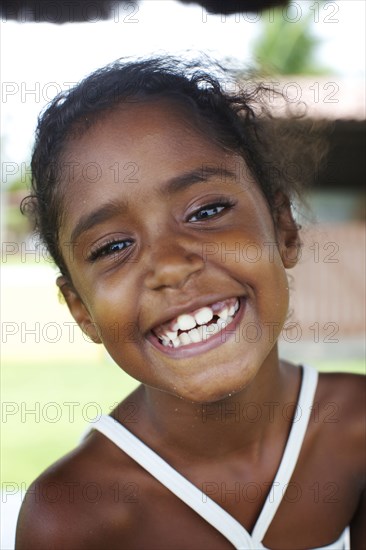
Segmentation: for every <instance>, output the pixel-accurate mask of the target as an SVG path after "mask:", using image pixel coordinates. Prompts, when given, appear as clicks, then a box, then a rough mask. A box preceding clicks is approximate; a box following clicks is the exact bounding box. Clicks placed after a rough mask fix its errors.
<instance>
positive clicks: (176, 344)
mask: <svg viewBox="0 0 366 550" xmlns="http://www.w3.org/2000/svg"><path fill="white" fill-rule="evenodd" d="M172 344H173V346H174V347H175V348H179V346H180V344H181V342H180V340H179V338H175V339H174V340H172Z"/></svg>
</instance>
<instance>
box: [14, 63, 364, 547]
mask: <svg viewBox="0 0 366 550" xmlns="http://www.w3.org/2000/svg"><path fill="white" fill-rule="evenodd" d="M224 84H225V83H223V82H221V80H220V79H219V78H216V77H213V76H209V75H208V74H207V73H205V72H204V71H203V70H200V69H198V68H197V67H195V66H194V65H193V64H192V63H191V64H189V63H183V62H182V61H181V62H179V61H177V60H175V59H151V60H145V61H135V62H124V61H119V62H117V63H115V64H113V65H111V66H108V67H106V68H104V69H101V70H100V71H97V72H96V73H94V74H92V75H91V76H89V77H88V78H87V79H86V80H84V81H83V82H81V83H80V84H79V85H78V86H76V87H75V88H74V89H73V90H71V91H69V92H65V93H63V94H61V95H60V96H59V97H57V98H56V99H55V100H54V101H53V102H52V103H51V105H50V106H49V107H48V109H47V110H46V112H45V113H44V114H43V116H42V118H41V119H40V122H39V126H38V130H37V139H36V145H35V149H34V154H33V160H32V169H33V193H32V195H31V197H30V198H29V199H28V203H27V204H28V206H30V207H31V211H32V213H33V215H34V216H35V221H36V225H37V228H38V230H39V232H40V234H41V236H42V238H43V239H44V242H45V243H46V244H47V247H48V249H49V251H50V253H51V254H52V256H53V258H54V259H55V262H56V263H57V265H58V266H59V268H60V272H61V275H60V276H59V278H58V280H57V284H58V286H59V288H60V290H61V292H62V294H63V296H64V297H65V300H66V302H67V304H68V307H69V308H70V311H71V313H72V315H73V316H74V318H75V320H76V321H77V323H78V324H79V326H80V327H81V329H82V330H83V331H84V332H85V333H86V334H87V335H88V336H89V337H90V338H91V339H92V340H94V341H95V342H96V343H103V345H104V346H105V348H106V349H107V351H108V353H109V354H110V355H111V357H112V358H113V359H114V361H115V362H116V363H117V365H119V366H120V367H121V368H122V369H124V370H125V371H126V372H127V373H129V374H130V375H131V376H133V377H135V378H136V379H138V380H139V381H140V382H141V385H140V386H139V387H138V389H137V390H136V391H134V392H133V393H132V394H131V395H130V396H129V397H128V398H127V399H125V400H124V401H122V402H121V403H120V405H119V406H118V407H117V408H116V409H115V410H114V411H113V413H112V414H111V415H110V416H109V417H107V416H105V417H102V418H100V419H99V420H97V421H96V422H95V423H93V424H92V426H91V429H90V431H89V433H88V434H87V435H86V436H85V438H84V439H83V442H82V444H81V445H80V446H79V447H78V448H77V449H75V450H74V451H73V452H72V453H70V454H69V455H67V456H66V457H64V458H62V459H61V460H60V461H59V462H57V463H56V464H55V465H53V466H51V467H50V468H49V469H48V470H47V471H46V472H44V473H43V474H42V475H41V476H40V477H39V478H38V479H37V480H36V481H35V482H34V484H33V485H32V486H31V488H30V490H29V492H28V495H27V496H26V498H25V501H24V504H23V507H22V510H21V514H20V518H19V524H18V531H17V544H16V547H17V548H18V550H22V549H27V550H30V549H34V550H42V549H45V550H46V549H50V548H53V549H60V550H61V549H64V548H70V549H75V550H76V549H77V550H82V549H88V550H91V549H98V550H99V549H100V548H103V547H106V548H108V549H117V548H118V549H120V548H124V549H126V550H134V549H138V550H144V549H145V548H146V549H147V548H149V549H157V550H158V549H159V550H162V549H166V550H171V549H175V550H198V549H200V550H201V549H207V550H213V549H215V550H216V549H217V550H219V549H226V548H228V549H229V548H232V547H236V548H253V549H260V548H271V549H283V550H300V549H309V548H322V549H325V548H327V549H333V548H334V549H336V548H346V545H347V540H346V539H347V527H348V526H349V525H350V526H351V542H352V546H353V548H356V549H357V548H359V549H360V548H362V547H363V546H362V545H363V542H362V527H361V522H362V511H363V507H362V495H363V494H364V493H363V479H364V478H363V473H362V472H363V466H364V457H363V456H362V449H363V431H362V416H361V415H360V406H361V404H362V402H363V393H362V388H361V383H360V382H361V380H360V377H358V376H355V375H346V374H321V375H319V377H318V375H317V373H316V372H315V371H314V370H313V369H311V368H310V367H304V366H295V365H291V364H289V363H287V362H284V361H281V360H280V359H279V358H278V351H277V343H276V342H277V338H278V336H279V334H280V332H281V328H282V326H283V324H284V322H285V320H286V315H287V309H288V292H289V291H288V282H287V276H286V271H285V270H286V269H288V268H291V267H293V266H294V265H295V263H296V259H297V252H298V248H299V246H300V241H299V235H298V226H297V224H296V223H295V221H294V219H293V216H292V212H291V204H290V200H292V199H293V197H294V195H295V194H296V193H298V191H299V186H297V187H295V186H294V185H293V184H291V182H289V181H286V178H285V177H284V174H285V171H284V170H283V167H284V166H285V163H286V162H294V161H295V160H296V162H300V161H299V158H300V159H301V162H302V164H301V166H302V167H303V172H302V173H303V174H304V179H305V176H307V175H311V170H310V166H311V164H310V161H311V160H312V159H314V158H315V157H314V146H312V145H311V144H313V145H314V144H315V141H314V138H312V137H311V139H310V140H308V143H307V144H306V145H305V146H304V145H303V146H302V148H301V157H294V156H291V155H293V154H296V150H295V149H294V147H292V145H294V144H295V142H296V140H292V141H291V143H290V142H289V140H288V138H286V136H284V134H283V133H279V132H278V131H277V129H276V126H277V124H276V121H275V120H274V119H273V118H271V117H270V116H269V114H268V112H267V111H266V108H265V102H264V96H265V92H266V90H265V87H263V86H258V87H257V88H256V89H253V88H252V89H251V91H245V90H241V89H239V88H238V87H235V88H234V89H233V91H232V92H228V91H227V90H225V86H224ZM292 149H294V153H292ZM90 167H94V169H95V170H96V171H97V173H98V174H99V177H98V181H96V178H95V177H94V174H93V178H90V177H88V173H89V174H90V172H88V170H90ZM274 168H275V169H274ZM305 168H306V169H305ZM253 251H256V255H255V256H253ZM253 258H254V260H253ZM248 330H255V331H256V332H255V334H257V337H256V338H248ZM330 403H332V404H336V409H335V410H336V414H335V415H333V416H332V418H331V420H332V421H331V422H329V418H328V417H329V410H328V409H327V407H328V406H329V404H330ZM315 405H316V410H317V411H318V412H317V414H312V410H313V407H314V406H315ZM131 406H132V407H133V410H134V422H133V423H132V422H128V415H127V414H126V411H128V410H129V407H131ZM90 487H93V488H94V490H96V491H97V492H98V494H99V496H100V498H98V499H91V498H88V493H87V491H88V489H90ZM50 488H51V489H52V488H54V489H55V490H57V491H58V494H59V495H61V496H60V498H57V499H55V502H51V501H50V500H51V499H45V498H44V497H43V496H42V495H44V494H45V492H46V491H47V490H49V489H50Z"/></svg>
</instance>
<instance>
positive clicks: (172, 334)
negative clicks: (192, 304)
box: [163, 329, 178, 340]
mask: <svg viewBox="0 0 366 550" xmlns="http://www.w3.org/2000/svg"><path fill="white" fill-rule="evenodd" d="M164 337H166V338H169V340H175V339H176V338H178V329H177V330H176V331H174V332H171V331H170V330H167V331H166V332H164V335H163V338H164Z"/></svg>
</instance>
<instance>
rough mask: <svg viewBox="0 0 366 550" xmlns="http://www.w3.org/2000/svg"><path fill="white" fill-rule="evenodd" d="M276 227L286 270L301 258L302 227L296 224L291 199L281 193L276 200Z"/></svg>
mask: <svg viewBox="0 0 366 550" xmlns="http://www.w3.org/2000/svg"><path fill="white" fill-rule="evenodd" d="M274 221H275V225H276V234H277V240H278V247H279V251H280V255H281V258H282V262H283V265H284V267H285V268H286V269H290V268H291V267H294V266H295V265H296V264H297V262H298V260H299V257H300V250H301V241H300V237H299V229H300V226H299V225H298V224H297V223H296V222H295V220H294V218H293V214H292V211H291V203H290V201H289V198H288V197H287V196H286V195H284V194H283V193H281V192H279V193H277V195H276V198H275V220H274Z"/></svg>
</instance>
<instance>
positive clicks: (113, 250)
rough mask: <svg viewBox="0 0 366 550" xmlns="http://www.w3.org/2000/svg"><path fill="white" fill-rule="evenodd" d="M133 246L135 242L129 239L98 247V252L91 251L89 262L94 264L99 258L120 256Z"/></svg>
mask: <svg viewBox="0 0 366 550" xmlns="http://www.w3.org/2000/svg"><path fill="white" fill-rule="evenodd" d="M132 244H133V241H131V240H128V239H126V240H115V241H111V242H108V243H105V244H103V245H102V246H100V247H98V248H97V249H96V250H92V251H91V253H90V256H89V260H90V261H91V262H94V261H96V260H98V259H99V258H103V257H104V256H112V255H115V254H119V253H121V252H124V251H125V250H126V249H127V248H129V247H130V246H131V245H132Z"/></svg>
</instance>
